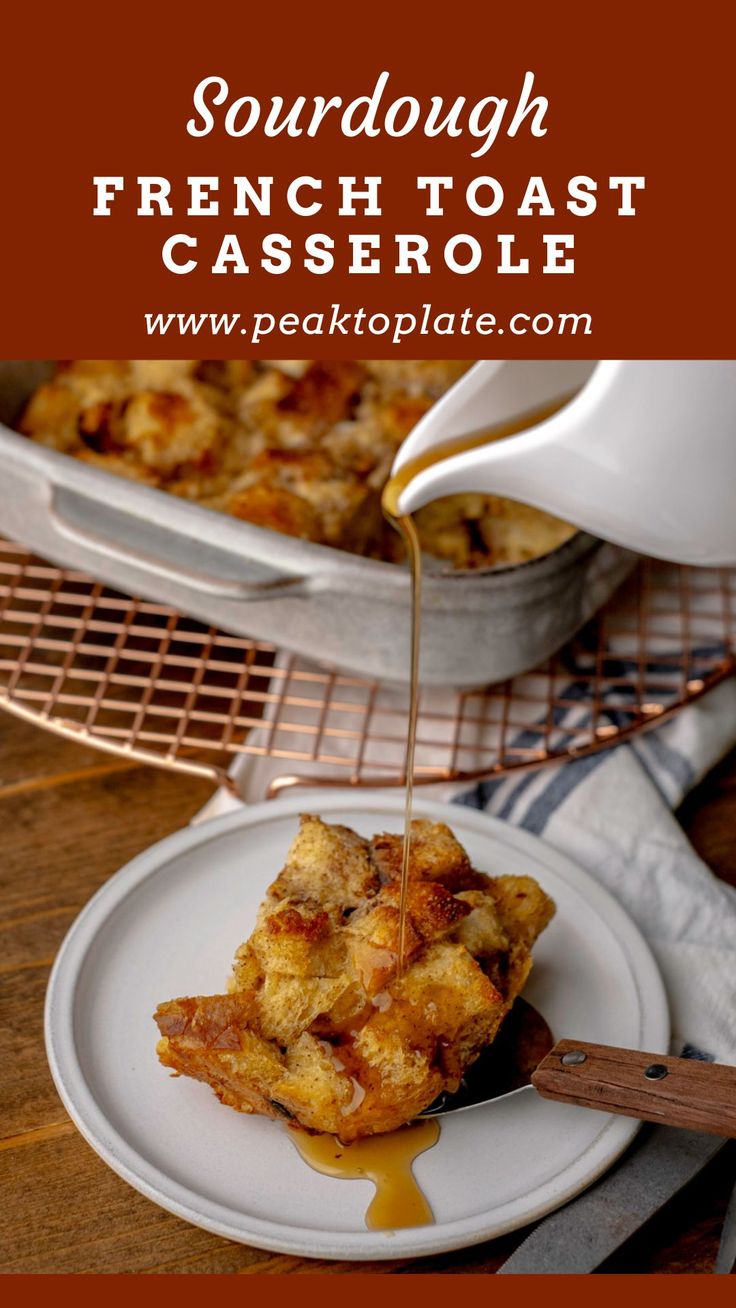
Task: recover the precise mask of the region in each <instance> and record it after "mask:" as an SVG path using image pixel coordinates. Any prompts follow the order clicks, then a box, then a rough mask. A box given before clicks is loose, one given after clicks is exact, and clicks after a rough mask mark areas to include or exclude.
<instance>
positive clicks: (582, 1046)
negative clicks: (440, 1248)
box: [421, 999, 736, 1137]
mask: <svg viewBox="0 0 736 1308" xmlns="http://www.w3.org/2000/svg"><path fill="white" fill-rule="evenodd" d="M530 1090H536V1092H537V1093H538V1094H540V1095H542V1097H543V1098H544V1099H558V1100H561V1101H562V1102H564V1103H568V1104H579V1105H580V1106H581V1107H582V1108H596V1109H599V1110H600V1111H601V1112H605V1113H622V1114H623V1115H624V1116H625V1117H638V1118H640V1119H641V1120H642V1121H647V1122H660V1123H664V1124H666V1125H668V1126H679V1127H688V1128H689V1129H690V1130H693V1131H705V1132H708V1133H710V1134H712V1135H720V1136H727V1137H736V1067H726V1066H724V1065H722V1064H720V1063H705V1062H701V1061H699V1060H697V1059H690V1058H670V1057H666V1056H664V1055H662V1054H647V1053H643V1052H641V1051H640V1050H634V1049H616V1048H614V1047H612V1046H610V1045H595V1044H589V1043H588V1042H586V1041H582V1040H558V1041H557V1042H556V1043H555V1039H554V1036H553V1035H552V1032H551V1031H550V1029H549V1026H548V1025H547V1023H546V1021H545V1019H544V1018H543V1017H542V1014H541V1013H539V1012H538V1011H537V1009H536V1008H534V1007H533V1006H532V1005H531V1004H529V1003H527V1002H526V1000H524V999H517V1001H516V1003H515V1004H514V1007H513V1009H512V1010H511V1012H510V1014H509V1016H508V1017H507V1018H506V1021H505V1022H504V1024H503V1026H502V1028H501V1031H500V1032H499V1034H498V1036H497V1037H496V1039H495V1041H494V1042H493V1044H492V1045H490V1046H489V1047H488V1049H487V1050H486V1051H485V1052H484V1053H483V1054H481V1056H480V1058H479V1059H478V1060H477V1061H476V1062H475V1063H474V1064H473V1066H472V1067H471V1068H470V1069H469V1070H468V1072H467V1073H466V1074H465V1077H464V1079H463V1082H462V1085H461V1086H460V1088H459V1090H457V1091H456V1092H455V1094H443V1095H440V1097H439V1098H438V1099H436V1100H435V1102H434V1103H433V1104H430V1106H429V1108H426V1109H425V1110H424V1112H423V1113H422V1114H421V1116H422V1117H441V1116H444V1115H445V1114H447V1113H459V1112H463V1111H464V1110H465V1109H467V1108H475V1107H476V1106H477V1105H478V1104H486V1103H490V1102H491V1101H492V1100H495V1099H507V1098H508V1097H509V1096H510V1095H514V1094H521V1093H525V1092H529V1091H530Z"/></svg>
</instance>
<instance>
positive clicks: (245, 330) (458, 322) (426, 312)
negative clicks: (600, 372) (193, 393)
mask: <svg viewBox="0 0 736 1308" xmlns="http://www.w3.org/2000/svg"><path fill="white" fill-rule="evenodd" d="M144 318H145V323H146V334H147V335H148V336H198V335H200V334H204V335H211V336H238V335H240V336H244V337H246V338H247V339H248V340H250V341H251V343H252V344H253V345H258V344H259V342H261V341H263V340H266V339H267V338H268V337H269V336H272V335H276V336H296V335H303V336H314V337H340V336H345V337H352V336H364V337H372V338H374V339H381V340H385V341H389V342H390V343H391V344H393V345H397V344H398V343H399V342H400V341H403V340H406V339H407V338H409V337H411V336H414V335H418V336H425V337H426V336H434V337H456V336H503V335H504V333H505V332H508V333H509V334H510V335H512V336H529V335H531V336H590V335H591V334H592V331H593V320H592V317H591V315H590V314H589V313H572V312H570V313H560V312H555V313H545V312H536V313H525V312H518V313H513V314H511V315H510V316H509V317H508V318H504V319H501V320H499V319H497V317H496V315H495V314H494V313H489V312H482V313H478V312H477V311H476V310H474V309H470V308H466V309H460V310H456V311H445V310H441V309H437V308H435V306H433V305H431V304H423V305H421V307H420V308H419V309H418V310H406V311H392V312H390V313H380V312H379V313H371V312H369V311H368V310H367V309H355V310H343V308H342V306H341V305H340V304H332V305H330V307H329V309H318V310H313V311H311V312H308V313H303V314H299V313H282V314H273V313H268V312H265V311H263V312H261V311H258V310H251V311H249V312H248V313H246V314H241V313H146V314H144Z"/></svg>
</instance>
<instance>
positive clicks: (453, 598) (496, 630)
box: [0, 360, 635, 687]
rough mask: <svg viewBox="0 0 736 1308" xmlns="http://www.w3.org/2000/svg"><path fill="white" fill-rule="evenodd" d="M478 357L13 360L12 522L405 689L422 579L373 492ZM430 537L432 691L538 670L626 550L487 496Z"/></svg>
mask: <svg viewBox="0 0 736 1308" xmlns="http://www.w3.org/2000/svg"><path fill="white" fill-rule="evenodd" d="M468 366H469V365H468V364H466V363H462V362H460V363H458V362H447V361H437V362H435V361H428V362H421V363H416V362H412V361H409V362H404V361H390V362H386V361H378V362H374V361H363V362H340V363H318V362H299V363H294V362H291V361H288V360H275V361H271V362H255V363H249V362H242V361H226V362H214V363H213V362H209V363H196V362H191V361H184V362H181V361H174V362H166V361H150V360H144V361H140V360H137V361H136V360H123V361H107V362H106V361H92V362H89V361H87V362H85V361H78V362H75V363H71V364H61V365H59V364H51V363H48V362H45V361H41V360H21V361H18V360H5V361H0V469H1V471H2V475H1V476H0V532H1V533H2V534H3V535H5V536H6V537H8V538H9V539H11V540H16V541H19V542H22V543H23V544H24V545H26V546H30V547H31V548H32V549H33V550H35V551H36V552H37V553H38V554H39V555H40V556H41V557H42V558H45V559H50V560H53V561H54V562H55V563H58V564H61V565H63V566H64V567H66V568H69V569H72V570H76V571H79V572H81V573H84V574H85V575H87V576H92V577H94V578H95V579H97V580H98V581H100V582H102V583H105V584H107V585H110V586H113V587H115V588H116V589H118V590H121V591H123V592H125V593H126V594H128V595H137V596H140V597H142V598H144V599H150V600H154V601H156V602H158V603H161V604H165V605H168V606H170V607H172V608H173V609H176V610H177V611H178V612H180V613H184V614H187V615H189V616H190V617H192V618H197V619H199V620H200V621H202V622H205V623H208V624H211V625H213V626H216V627H218V628H220V629H222V630H224V631H230V632H233V633H235V634H237V635H242V636H247V637H250V638H255V639H258V640H262V641H265V642H269V643H272V644H275V645H276V646H278V647H279V648H280V649H282V650H286V651H294V652H296V653H298V654H299V655H301V656H303V657H305V658H308V659H316V660H319V661H324V662H326V663H329V664H330V665H331V666H332V667H335V668H338V669H344V670H345V671H347V672H349V673H351V674H352V673H357V674H358V675H360V676H363V677H365V676H367V677H371V678H380V679H381V680H383V681H386V680H388V681H393V682H405V681H406V679H407V676H408V667H409V661H408V658H407V649H408V640H409V624H410V613H411V604H410V580H411V579H410V575H409V569H408V568H407V567H402V566H397V562H400V555H399V551H400V543H399V537H398V535H397V534H396V533H395V532H394V531H393V530H392V529H391V528H389V526H388V524H386V523H385V522H384V519H383V517H382V515H381V512H380V494H381V488H382V486H383V484H384V481H385V480H386V478H387V476H388V473H389V469H390V466H391V463H392V460H393V456H394V453H395V451H396V450H397V448H398V446H399V445H400V444H401V442H402V440H403V439H404V437H405V436H406V434H407V432H408V431H409V430H410V429H411V428H412V426H413V425H414V423H415V422H416V421H417V419H418V418H419V417H420V416H421V414H422V413H424V412H425V411H426V409H427V408H428V407H429V406H430V405H431V404H432V403H434V401H435V400H436V399H437V398H439V397H440V396H441V395H442V394H443V393H444V392H445V391H446V390H447V389H448V387H449V386H451V385H452V383H453V382H454V381H455V380H456V379H457V378H458V377H459V376H461V375H462V373H463V372H464V370H465V369H466V368H467V367H468ZM19 428H20V431H19ZM21 432H22V434H21ZM120 474H122V475H120ZM215 510H219V511H215ZM419 530H420V534H421V538H422V544H423V547H424V550H425V552H426V555H425V556H426V558H427V565H426V567H425V577H424V599H423V606H422V613H423V618H422V633H423V634H422V663H421V676H422V681H423V683H424V684H425V685H444V686H452V687H465V686H481V685H484V684H486V683H487V682H489V681H498V680H502V679H504V678H506V677H510V676H514V675H515V674H517V673H519V672H523V671H525V670H527V669H529V668H532V667H534V666H536V665H538V664H540V663H541V662H542V660H544V659H546V658H547V657H548V656H549V655H550V654H551V653H553V651H554V650H556V649H558V648H559V646H560V645H562V644H563V643H564V642H565V641H566V640H568V639H569V638H570V636H572V635H573V633H574V632H575V631H577V630H578V629H579V628H580V627H581V626H582V624H583V623H584V622H586V621H587V619H588V618H589V617H591V615H592V614H593V613H594V612H595V611H596V609H597V608H599V607H600V605H601V604H603V603H605V601H606V600H607V599H608V597H609V596H610V594H611V593H612V591H613V589H614V588H615V587H616V585H618V583H619V582H620V581H621V580H622V579H623V577H624V576H625V575H626V574H627V572H629V571H630V569H631V567H632V566H633V563H634V561H635V557H634V555H632V554H630V553H629V552H627V551H625V550H621V549H619V548H618V547H615V546H612V545H608V544H605V543H603V542H602V541H599V540H596V539H595V538H594V537H592V536H590V535H589V534H587V533H586V532H581V531H575V532H573V531H572V530H571V528H569V527H568V526H566V525H564V524H561V523H559V522H557V521H555V520H554V519H551V518H549V517H547V515H545V514H541V513H538V512H537V511H535V510H532V509H525V508H523V507H521V506H519V505H514V504H511V503H510V502H509V501H504V500H499V499H494V497H492V496H476V495H463V496H456V497H452V498H451V499H448V500H443V501H438V503H437V504H434V505H429V506H428V507H427V509H426V510H423V511H422V513H421V514H420V515H419ZM433 556H434V557H433Z"/></svg>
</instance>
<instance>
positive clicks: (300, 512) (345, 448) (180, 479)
mask: <svg viewBox="0 0 736 1308" xmlns="http://www.w3.org/2000/svg"><path fill="white" fill-rule="evenodd" d="M468 366H469V365H468V364H467V363H466V362H461V361H451V360H436V361H427V360H421V361H411V360H407V361H395V362H390V361H380V360H379V361H375V360H362V361H359V360H348V361H332V362H319V361H310V360H302V361H294V360H286V359H274V360H268V361H265V362H261V361H252V362H251V361H247V360H228V361H221V362H213V361H210V362H207V361H201V360H192V361H186V360H184V361H182V360H148V359H118V360H110V359H103V360H96V361H95V360H88V359H87V360H85V359H81V360H80V359H78V360H76V361H74V362H72V363H66V364H62V365H59V367H58V369H57V371H56V373H55V375H54V376H53V377H52V379H51V380H50V381H48V382H46V383H45V384H44V385H42V386H40V387H39V388H38V389H37V391H36V392H35V394H34V395H33V396H32V397H31V399H30V400H29V401H28V404H27V406H26V408H25V411H24V413H23V414H22V416H21V418H20V422H19V430H20V431H21V432H23V433H24V434H25V435H27V436H29V437H31V438H32V439H33V440H36V441H39V442H41V443H42V444H45V445H49V446H51V447H52V448H54V449H57V450H61V451H62V452H64V453H66V454H71V455H73V456H74V457H75V458H77V459H81V460H82V461H83V462H84V463H88V464H92V465H94V466H95V467H99V468H102V469H104V470H106V471H108V472H113V473H116V474H118V475H120V476H125V477H129V478H132V479H133V480H136V481H141V482H144V483H145V484H147V485H149V486H154V487H159V488H160V489H162V490H166V491H170V492H171V493H172V494H174V495H179V496H182V497H184V498H185V499H191V500H195V501H197V502H198V503H200V504H203V505H205V506H206V507H209V508H213V509H218V510H221V511H222V512H225V513H229V514H232V515H234V516H235V517H237V518H242V519H244V520H245V521H248V522H252V523H254V524H255V525H256V526H260V527H268V528H271V529H272V530H274V531H279V532H282V533H284V534H286V535H289V536H298V537H301V538H302V539H304V540H311V541H317V542H319V543H321V544H325V545H331V546H335V547H338V548H340V549H346V550H352V551H353V552H355V553H357V554H367V555H371V556H373V557H376V558H383V559H387V560H388V561H398V560H399V559H400V558H401V551H402V549H403V546H402V544H401V542H400V539H399V536H398V534H397V533H396V532H394V531H393V529H392V528H390V527H389V526H388V524H387V522H386V521H385V519H384V518H383V515H382V513H381V508H380V496H381V490H382V489H383V486H384V484H385V482H386V480H387V478H388V476H389V472H390V469H391V465H392V463H393V460H394V456H395V454H396V451H397V449H398V448H399V445H400V444H401V443H402V441H403V440H404V438H405V437H406V436H407V435H408V433H409V432H410V431H411V429H412V427H414V426H415V425H416V423H417V422H418V421H419V419H420V418H421V417H422V415H423V414H424V413H426V411H427V409H428V408H429V407H430V406H431V405H432V404H433V403H434V401H435V400H436V399H437V398H438V397H439V396H440V395H442V394H443V393H444V392H445V391H446V390H447V389H448V388H449V387H450V386H451V385H452V383H453V382H454V381H456V380H457V378H458V377H460V376H461V375H462V373H463V372H464V371H465V370H466V368H467V367H468ZM417 526H418V530H419V534H420V537H421V541H422V546H423V548H424V549H425V550H426V551H427V552H428V553H430V554H434V555H436V556H437V557H438V558H441V559H444V560H446V561H447V562H448V563H450V564H452V565H453V566H454V567H458V568H473V567H481V566H487V565H488V564H490V563H506V564H508V563H517V562H520V561H522V560H524V559H528V558H532V557H533V556H534V555H537V554H544V553H546V552H547V551H548V550H550V549H553V548H554V547H555V546H556V545H559V544H560V543H561V542H562V541H563V540H565V539H567V537H568V536H569V535H570V534H571V532H572V528H570V527H568V526H566V525H565V524H563V523H560V522H558V521H557V520H556V519H554V518H551V517H549V515H547V514H545V513H542V512H541V511H539V510H537V509H528V508H523V507H522V506H520V505H516V504H513V503H512V502H511V501H510V500H503V499H499V498H498V497H496V496H487V495H454V496H450V497H449V498H447V499H443V500H440V501H437V502H436V503H435V504H432V505H428V506H427V508H426V509H422V510H421V511H420V512H419V513H418V514H417Z"/></svg>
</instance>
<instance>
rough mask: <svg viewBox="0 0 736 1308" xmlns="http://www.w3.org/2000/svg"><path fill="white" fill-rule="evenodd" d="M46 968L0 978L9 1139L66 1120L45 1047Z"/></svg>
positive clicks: (2, 1129)
mask: <svg viewBox="0 0 736 1308" xmlns="http://www.w3.org/2000/svg"><path fill="white" fill-rule="evenodd" d="M49 971H50V969H49V967H38V968H26V969H24V970H23V971H16V972H10V973H8V974H6V975H5V976H3V977H0V1015H2V1017H1V1021H0V1067H2V1087H3V1090H2V1099H3V1111H2V1118H1V1119H0V1137H2V1139H4V1140H5V1139H7V1138H8V1137H9V1136H17V1135H21V1134H24V1133H26V1132H30V1131H35V1130H38V1129H39V1128H40V1127H49V1126H51V1125H55V1124H56V1123H58V1122H63V1121H66V1120H67V1114H66V1112H65V1111H64V1108H63V1107H62V1105H61V1101H60V1100H59V1096H58V1095H57V1093H56V1090H55V1088H54V1083H53V1081H52V1080H51V1073H50V1072H49V1069H48V1064H47V1062H46V1054H45V1051H44V1041H43V1002H44V996H45V994H46V983H47V981H48V976H49Z"/></svg>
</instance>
